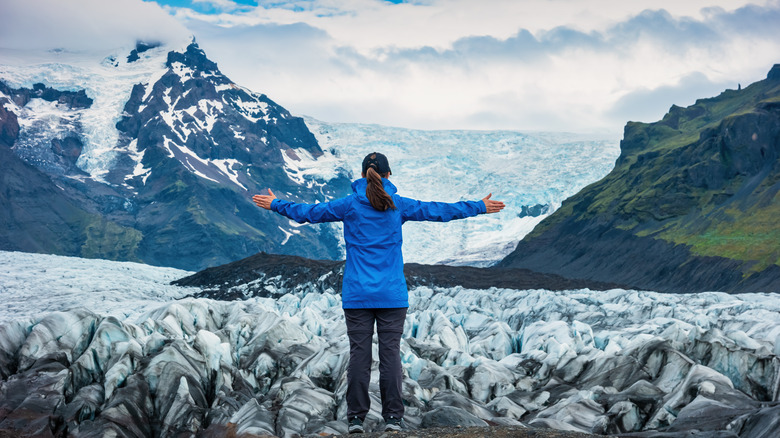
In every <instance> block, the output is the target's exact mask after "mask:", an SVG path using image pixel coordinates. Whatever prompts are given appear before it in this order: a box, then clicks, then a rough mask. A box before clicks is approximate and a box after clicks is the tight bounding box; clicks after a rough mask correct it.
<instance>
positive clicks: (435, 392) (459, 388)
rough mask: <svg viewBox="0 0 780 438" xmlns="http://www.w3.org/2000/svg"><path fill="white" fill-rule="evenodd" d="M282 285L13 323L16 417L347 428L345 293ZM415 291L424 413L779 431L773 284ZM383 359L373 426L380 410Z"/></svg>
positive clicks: (410, 401)
mask: <svg viewBox="0 0 780 438" xmlns="http://www.w3.org/2000/svg"><path fill="white" fill-rule="evenodd" d="M280 292H281V293H280V295H279V297H278V298H277V299H271V298H252V299H249V300H246V301H234V302H223V301H213V300H210V299H205V298H199V299H192V298H190V299H184V300H180V301H177V302H172V303H168V304H165V305H163V306H162V307H159V308H157V309H155V310H152V311H149V312H148V313H146V314H143V315H142V316H140V317H137V318H135V319H132V320H125V321H122V320H119V319H117V318H115V317H113V316H101V315H97V314H94V313H92V312H90V311H88V310H84V309H81V310H78V309H77V310H70V311H67V312H55V313H50V314H48V315H44V316H41V317H36V318H34V319H20V320H15V321H12V322H9V323H6V324H5V325H2V326H0V377H1V378H2V380H0V432H3V433H6V432H7V433H17V434H25V435H35V436H46V435H55V436H56V435H58V434H63V433H65V431H67V433H68V434H72V435H73V436H104V435H105V434H107V433H115V434H116V435H117V436H134V437H141V436H143V437H146V436H161V437H168V436H177V435H179V434H182V433H186V434H195V433H198V434H200V435H202V436H225V435H227V434H236V435H243V434H251V435H269V434H273V435H278V436H285V437H289V436H306V435H316V434H337V433H338V434H343V433H346V428H345V426H346V423H345V422H344V419H345V417H346V403H345V399H344V394H345V390H346V368H347V361H348V356H349V353H348V349H349V344H348V340H347V338H346V333H345V324H344V321H343V313H342V311H341V302H340V298H339V296H338V295H335V294H333V293H332V290H331V291H324V292H310V293H303V292H300V291H299V292H297V293H284V291H280ZM410 299H411V303H412V306H411V308H410V310H409V316H408V318H407V322H406V325H405V327H404V334H403V340H402V344H401V352H402V361H403V367H404V374H405V378H404V382H403V385H404V398H405V404H406V405H407V409H406V415H405V420H406V421H407V424H408V425H409V426H410V427H413V428H416V427H432V426H446V425H460V426H476V425H481V426H484V425H506V426H520V425H526V426H530V427H542V428H554V429H560V430H572V431H581V432H591V433H601V434H604V433H606V434H621V435H625V434H629V435H628V436H642V437H653V436H673V435H675V434H679V433H689V432H691V431H693V430H697V431H699V434H700V436H749V437H763V436H772V435H771V434H772V433H774V431H775V430H776V428H777V426H778V425H779V424H778V421H779V420H778V418H780V405H778V403H777V400H778V395H779V394H778V393H779V392H780V361H778V358H777V353H778V348H777V346H776V345H777V338H778V336H780V304H778V300H777V299H776V296H774V295H766V294H753V295H741V296H729V295H725V294H719V293H711V294H697V295H672V296H670V295H663V294H656V293H650V292H637V291H625V290H611V291H606V292H594V291H590V290H587V289H583V290H576V291H563V292H550V291H544V290H526V291H518V290H506V289H489V290H471V289H463V288H460V287H454V288H428V287H424V286H421V287H417V288H414V289H413V290H412V291H411V292H410ZM375 348H376V347H375ZM375 357H376V353H375ZM376 367H377V364H376V363H374V365H373V369H372V379H371V386H370V393H371V397H372V410H371V411H370V413H369V415H368V417H367V419H366V426H367V428H368V429H369V430H376V429H377V428H378V427H380V426H381V425H382V420H381V415H380V410H379V409H380V404H379V389H378V378H379V376H378V372H377V368H376Z"/></svg>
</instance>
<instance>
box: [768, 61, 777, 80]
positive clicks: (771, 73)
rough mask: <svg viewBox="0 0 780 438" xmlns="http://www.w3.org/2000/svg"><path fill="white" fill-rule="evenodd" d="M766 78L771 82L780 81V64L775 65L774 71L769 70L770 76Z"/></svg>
mask: <svg viewBox="0 0 780 438" xmlns="http://www.w3.org/2000/svg"><path fill="white" fill-rule="evenodd" d="M766 78H767V79H769V80H770V81H777V80H780V64H775V65H773V66H772V69H771V70H769V74H767V75H766Z"/></svg>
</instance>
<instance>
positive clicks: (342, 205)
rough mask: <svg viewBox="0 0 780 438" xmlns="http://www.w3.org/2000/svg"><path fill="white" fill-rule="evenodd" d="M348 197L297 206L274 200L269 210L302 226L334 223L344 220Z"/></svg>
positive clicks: (348, 202) (288, 202) (292, 203)
mask: <svg viewBox="0 0 780 438" xmlns="http://www.w3.org/2000/svg"><path fill="white" fill-rule="evenodd" d="M350 197H351V195H350V196H347V197H346V198H341V199H336V200H335V201H331V202H321V203H319V204H298V203H295V202H290V201H283V200H281V199H274V200H273V202H271V210H272V211H275V212H277V213H279V214H281V215H283V216H287V217H288V218H290V219H292V220H294V221H295V222H298V223H299V224H303V223H306V222H310V223H312V224H318V223H321V222H336V221H341V220H344V216H345V215H346V213H347V209H348V208H349V204H350V201H349V200H350Z"/></svg>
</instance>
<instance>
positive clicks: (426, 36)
mask: <svg viewBox="0 0 780 438" xmlns="http://www.w3.org/2000/svg"><path fill="white" fill-rule="evenodd" d="M743 3H744V2H735V1H723V0H695V1H686V2H678V1H665V0H662V1H660V2H652V4H651V3H648V2H622V1H621V2H614V1H604V0H602V1H590V2H582V1H574V0H558V1H548V0H530V1H523V2H517V1H513V0H490V1H482V2H473V1H468V0H448V1H438V0H432V1H429V2H426V3H425V4H417V5H413V4H400V5H394V4H390V3H387V2H379V1H365V0H351V1H335V0H315V1H308V2H296V3H287V4H285V6H284V7H277V6H272V5H270V4H265V5H264V6H260V7H258V8H255V9H253V10H252V11H250V12H247V13H242V14H221V15H210V16H204V15H199V14H194V13H192V12H191V11H184V10H179V11H177V12H176V14H177V16H178V17H179V18H180V19H182V21H183V22H184V23H185V24H186V25H187V26H188V27H189V28H190V29H192V30H193V32H194V33H195V34H196V35H197V36H198V41H199V42H200V44H201V46H203V47H204V49H205V50H206V52H207V53H209V54H210V56H211V57H212V58H215V59H216V60H217V61H218V62H219V63H220V67H221V68H222V70H223V71H224V72H226V73H227V74H228V75H229V76H231V77H232V78H233V79H234V80H235V81H237V82H239V83H241V84H242V85H245V86H248V87H249V88H252V89H255V90H258V91H262V92H265V93H267V94H269V95H270V96H272V98H274V99H276V100H277V101H279V102H280V103H281V104H282V105H285V106H287V107H288V108H289V109H290V110H291V111H293V112H295V113H298V114H307V115H311V116H313V117H316V118H320V119H323V120H328V121H346V122H350V121H351V122H364V123H380V124H386V125H397V126H406V127H414V128H424V129H449V128H474V129H497V128H501V129H538V130H574V131H591V130H612V131H619V130H621V129H622V126H623V124H624V123H625V121H627V120H635V119H644V120H645V121H652V120H653V119H648V118H654V119H658V118H660V117H661V116H662V115H663V113H664V111H665V110H666V109H668V108H669V106H671V105H672V104H678V105H687V104H691V103H692V99H694V98H695V97H708V95H711V94H717V91H718V90H720V89H722V88H723V87H724V86H726V85H730V86H731V87H736V84H737V82H742V83H743V84H747V83H749V82H753V81H756V80H759V79H761V78H762V77H763V76H764V75H765V74H766V72H767V71H768V70H769V68H770V67H771V66H772V64H773V63H775V62H778V61H780V56H778V55H780V2H778V1H776V0H773V1H770V2H767V3H765V4H764V5H763V6H748V7H744V6H743ZM649 6H652V7H653V9H646V8H647V7H649ZM662 8H663V9H662ZM185 12H186V13H185ZM694 79H695V80H694ZM696 93H708V94H705V95H698V96H697V95H696ZM665 99H668V101H667V102H664V100H665Z"/></svg>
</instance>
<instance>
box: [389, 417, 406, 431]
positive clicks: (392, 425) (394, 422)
mask: <svg viewBox="0 0 780 438" xmlns="http://www.w3.org/2000/svg"><path fill="white" fill-rule="evenodd" d="M401 421H402V420H401V419H400V418H395V417H389V418H388V419H387V420H385V432H400V431H401V429H403V424H402V422H401Z"/></svg>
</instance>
